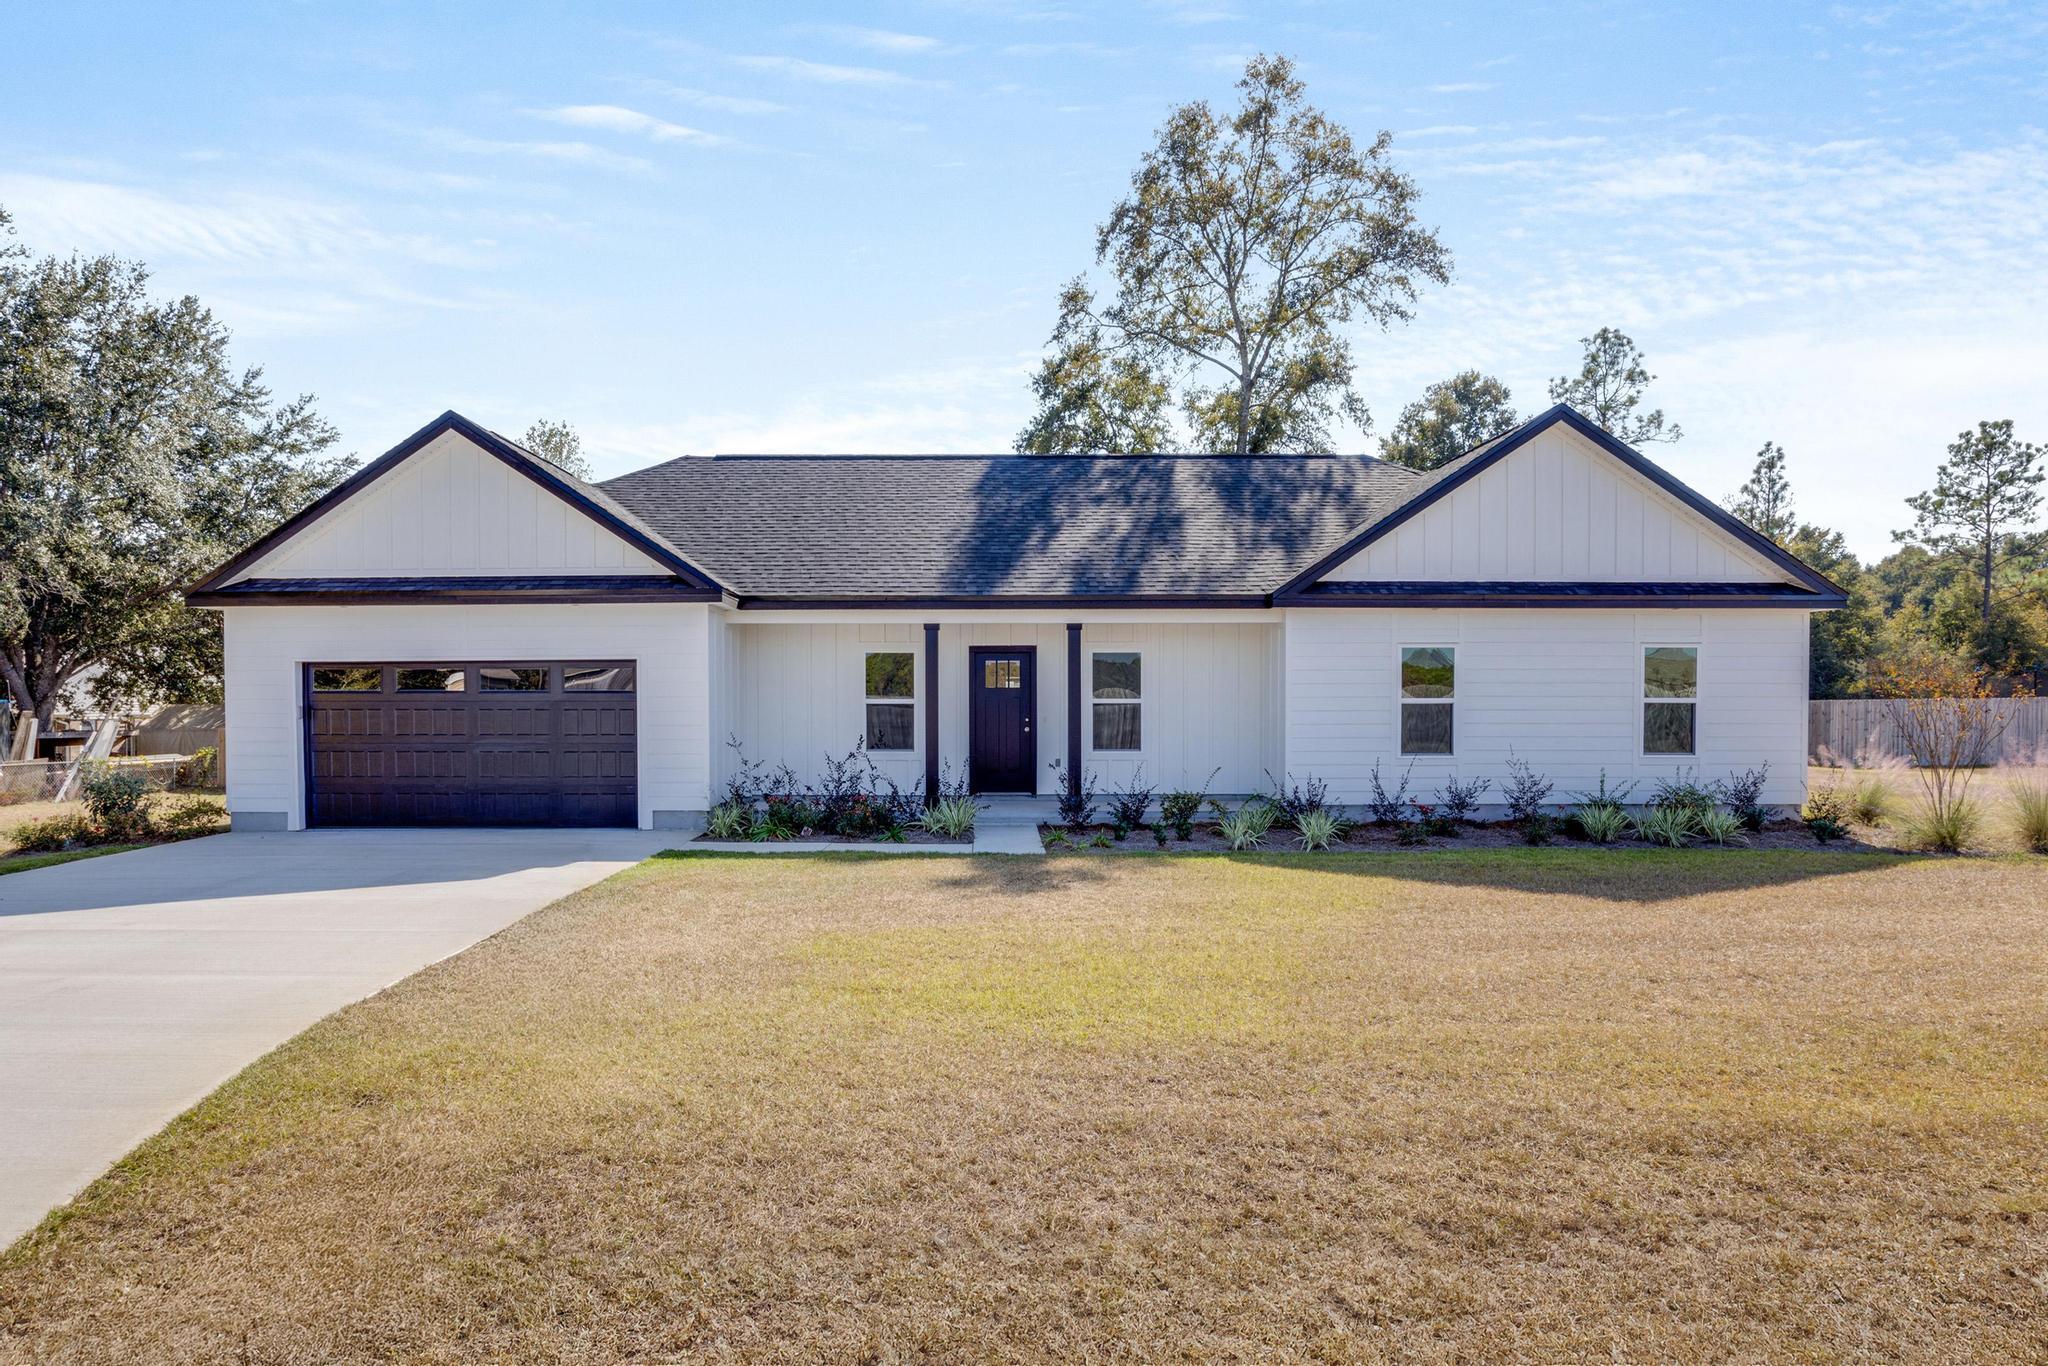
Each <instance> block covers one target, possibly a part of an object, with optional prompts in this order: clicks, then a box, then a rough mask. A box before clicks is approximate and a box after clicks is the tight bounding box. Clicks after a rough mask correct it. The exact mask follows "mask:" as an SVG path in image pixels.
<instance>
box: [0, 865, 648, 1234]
mask: <svg viewBox="0 0 2048 1366" xmlns="http://www.w3.org/2000/svg"><path fill="white" fill-rule="evenodd" d="M679 838H681V837H679V836H676V835H672V834H671V835H662V834H659V833H653V832H643V831H636V830H460V831H425V830H388V831H382V830H380V831H371V830H319V831H308V832H305V833H300V834H288V835H285V834H264V835H256V834H237V835H216V836H213V837H211V838H208V839H201V840H193V841H190V842H188V843H184V844H173V845H165V846H163V847H160V848H155V849H142V850H137V851H135V852H134V853H128V854H111V855H108V856H107V857H105V858H97V859H86V860H84V861H82V862H78V863H70V864H63V865H60V866H58V867H55V868H43V869H38V870H36V871H34V872H27V873H12V874H9V875H8V876H6V877H0V1247H4V1246H6V1245H7V1244H8V1243H11V1242H13V1241H14V1239H15V1238H16V1237H18V1236H19V1235H20V1234H22V1233H23V1232H25V1231H26V1230H27V1229H29V1228H31V1227H33V1226H34V1225H35V1223H36V1222H37V1221H38V1220H39V1219H41V1218H42V1217H43V1215H44V1214H45V1213H47V1212H48V1211H49V1210H51V1209H52V1208H54V1207H55V1206H57V1205H60V1204H62V1203H63V1202H64V1201H66V1200H68V1199H70V1198H71V1196H73V1195H75V1194H76V1193H77V1192H78V1191H79V1190H80V1189H81V1188H82V1187H83V1186H84V1185H85V1184H86V1183H87V1182H89V1181H91V1180H92V1179H93V1178H94V1177H96V1176H98V1175H99V1174H100V1173H101V1172H103V1171H105V1170H106V1169H107V1168H108V1166H110V1165H111V1164H112V1163H113V1162H114V1161H116V1160H117V1159H119V1158H120V1157H121V1156H122V1155H123V1154H125V1153H127V1152H128V1151H129V1150H130V1149H131V1148H133V1147H135V1145H136V1144H138V1143H140V1142H141V1141H142V1140H143V1139H145V1138H148V1137H149V1136H150V1135H151V1134H153V1133H155V1132H156V1131H157V1130H158V1129H160V1128H162V1127H163V1126H164V1124H165V1123H166V1122H168V1121H169V1120H170V1119H172V1118H173V1117H174V1116H176V1115H177V1114H178V1113H179V1112H181V1111H183V1110H185V1109H186V1108H187V1107H189V1106H191V1105H192V1104H194V1103H195V1102H197V1101H198V1100H199V1099H200V1098H202V1097H203V1096H205V1095H206V1094H207V1093H208V1092H209V1091H212V1090H213V1089H214V1088H215V1087H217V1086H219V1085H220V1084H221V1083H222V1082H224V1081H226V1080H227V1079H228V1078H229V1077H231V1076H233V1075H234V1074H235V1073H236V1072H238V1071H240V1070H241V1069H242V1068H244V1067H246V1066H248V1065H249V1064H250V1063H251V1062H253V1061H255V1060H256V1059H257V1058H258V1057H260V1056H262V1055H263V1054H264V1053H266V1052H268V1051H269V1050H270V1049H272V1048H275V1047H276V1046H277V1045H278V1044H281V1043H283V1042H284V1041H285V1040H286V1039H289V1038H291V1037H292V1036H293V1035H294V1034H297V1033H298V1032H299V1031H300V1030H302V1029H305V1028H306V1027H307V1026H308V1025H310V1024H312V1023H313V1022H314V1021H316V1020H318V1019H320V1018H321V1017H322V1016H324V1015H328V1014H330V1013H332V1012H333V1011H335V1010H337V1009H339V1008H340V1007H341V1006H344V1005H347V1004H348V1003H349V1002H351V1001H356V1000H360V999H361V998H363V997H365V996H369V995H372V994H374V993H375V992H377V991H379V990H381V989H382V988H384V987H386V986H389V985H390V984H391V983H393V982H395V981H397V980H399V979H400V978H402V977H406V976H409V975H410V974H412V973H415V972H417V971H419V970H420V969H421V968H423V967H425V966H426V965H427V964H429V963H432V962H435V961H436V960H438V959H442V958H446V957H447V956H448V955H450V954H453V953H459V952H461V951H462V950H463V949H465V948H467V947H469V946H470V945H471V944H474V943H475V942H477V941H478V940H479V939H483V938H485V937H487V936H489V935H492V934H495V933H496V932H497V931H499V930H501V929H503V928H504V927H505V926H507V925H509V924H511V923H512V922H513V921H515V920H517V919H519V918H520V917H521V916H523V915H525V914H527V913H528V912H529V911H533V910H537V909H539V908H540V907H542V906H545V905H546V904H547V903H548V902H550V901H553V900H555V899H556V898H558V897H561V896H565V895H567V894H568V893H570V892H573V891H575V890H577V889H578V888H581V887H585V886H588V885H589V884H591V883H593V882H596V881H598V880H599V879H600V878H604V877H607V876H609V875H610V874H612V873H614V872H617V871H618V870H619V869H621V868H625V867H628V866H630V865H631V864H633V863H636V862H638V861H639V860H640V859H642V858H645V857H646V856H647V855H649V854H651V853H654V852H656V851H657V850H660V849H663V848H667V847H670V846H672V845H674V844H675V843H676V842H677V840H678V839H679Z"/></svg>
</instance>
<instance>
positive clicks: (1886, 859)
mask: <svg viewBox="0 0 2048 1366" xmlns="http://www.w3.org/2000/svg"><path fill="white" fill-rule="evenodd" d="M1211 860H1220V861H1223V862H1228V863H1233V864H1239V865H1243V866H1245V867H1247V868H1259V869H1270V870H1271V871H1272V872H1274V873H1276V874H1278V875H1280V876H1282V877H1289V878H1291V877H1300V878H1303V879H1316V880H1327V881H1329V882H1331V883H1333V884H1335V885H1332V886H1330V887H1329V888H1328V889H1327V894H1328V895H1331V896H1337V897H1341V896H1343V895H1344V892H1343V884H1344V883H1347V882H1361V883H1362V882H1366V881H1374V882H1378V881H1386V880H1392V881H1397V882H1420V883H1432V884H1437V885H1455V886H1467V887H1473V888H1499V889H1500V890H1502V891H1512V892H1526V893H1534V894H1537V895H1550V896H1573V897H1591V898H1594V899H1596V900H1602V901H1633V902H1642V903H1646V904H1647V903H1654V902H1664V901H1680V900H1683V899H1685V898H1687V897H1694V896H1711V895H1714V894H1716V893H1721V892H1738V891H1750V890H1755V889H1758V888H1766V887H1790V886H1794V885H1798V884H1818V883H1824V882H1826V881H1827V880H1828V879H1831V878H1840V877H1848V876H1854V875H1858V874H1873V873H1881V872H1883V871H1884V870H1886V869H1894V868H1900V869H1902V868H1904V867H1908V866H1911V865H1913V864H1917V863H1921V862H1925V861H1926V860H1924V859H1921V858H1917V857H1906V856H1901V855H1897V854H1844V853H1832V852H1826V851H1821V850H1813V851H1806V850H1797V849H1770V850H1756V851H1741V850H1721V849H1713V850H1706V849H1686V850H1655V849H1626V850H1608V849H1436V850H1428V851H1418V852H1416V853H1412V854H1410V853H1400V854H1396V853H1331V854H1288V853H1277V852H1273V853H1245V854H1231V853H1209V852H1204V853H1175V852H1172V851H1166V852H1161V853H1151V852H1134V853H1117V854H1100V855H1089V854H1061V855H1052V856H1048V857H1046V858H1044V859H1026V858H1015V859H993V858H975V859H948V860H946V861H945V864H944V866H943V867H942V868H939V869H937V870H936V871H938V872H939V874H940V876H941V879H942V885H943V886H946V887H948V888H951V889H954V890H957V891H959V892H961V893H963V894H966V895H978V894H981V895H1004V896H1028V895H1030V894H1031V893H1032V892H1034V891H1053V890H1057V889H1060V888H1064V887H1072V886H1075V885H1078V884H1087V883H1099V884H1107V883H1111V882H1114V881H1116V880H1118V879H1119V878H1120V877H1123V876H1127V875H1133V874H1135V875H1139V876H1142V875H1143V871H1144V869H1145V868H1146V867H1147V866H1148V865H1149V866H1154V867H1156V866H1158V865H1160V864H1169V863H1171V864H1184V863H1189V862H1195V861H1211Z"/></svg>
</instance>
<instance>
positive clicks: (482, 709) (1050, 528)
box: [189, 406, 1843, 830]
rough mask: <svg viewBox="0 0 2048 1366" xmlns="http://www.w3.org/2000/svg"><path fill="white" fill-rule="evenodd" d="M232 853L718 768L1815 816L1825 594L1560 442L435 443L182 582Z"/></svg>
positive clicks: (567, 800) (641, 802)
mask: <svg viewBox="0 0 2048 1366" xmlns="http://www.w3.org/2000/svg"><path fill="white" fill-rule="evenodd" d="M189 600H190V601H191V602H193V603H194V604H196V605H200V606H204V607H209V608H214V609H218V610H219V611H220V612H221V614H222V616H223V618H224V620H225V623H226V638H227V678H226V683H227V698H228V737H227V748H228V762H227V773H228V775H229V776H228V782H229V790H228V803H229V807H230V809H231V810H232V811H233V813H234V821H235V824H236V825H237V826H238V827H240V828H244V829H248V828H254V829H292V830H296V829H299V828H301V827H304V826H306V825H341V824H365V823H374V824H428V823H472V824H491V825H496V824H619V825H636V824H637V825H639V826H642V827H648V828H656V829H666V828H676V829H688V828H692V827H694V826H696V825H697V824H698V823H699V822H701V820H702V817H703V813H704V811H705V810H706V808H707V806H708V804H709V803H710V802H711V801H712V800H714V794H715V793H716V792H717V790H718V788H719V786H720V784H721V782H722V780H723V779H724V778H725V777H726V776H727V775H728V774H729V773H730V772H731V769H732V765H733V763H734V762H735V757H734V753H733V751H732V749H731V748H730V747H729V745H728V741H729V740H736V741H737V742H738V744H739V745H740V747H741V748H742V749H743V750H744V752H745V754H746V755H747V756H748V757H749V758H754V759H764V760H767V761H770V762H771V763H787V764H789V765H790V766H791V767H792V768H794V769H796V770H797V771H798V772H799V773H800V774H805V775H808V774H812V773H815V772H816V770H817V768H818V766H819V764H820V762H821V761H822V760H823V758H824V756H826V755H827V754H844V753H846V752H847V751H848V750H849V749H851V748H852V747H853V746H854V744H855V742H856V741H859V740H862V739H863V738H864V739H865V740H866V742H867V745H868V748H869V749H870V751H872V752H873V753H874V755H875V757H876V758H877V760H878V761H879V762H880V763H881V764H882V765H883V766H884V767H886V768H887V769H889V770H890V771H891V772H892V774H893V775H894V776H896V777H898V778H899V779H900V780H902V781H903V782H904V783H905V785H906V786H907V785H908V784H909V783H910V782H912V781H916V780H919V779H922V780H923V781H924V782H925V784H926V785H927V789H926V790H930V787H931V785H932V783H933V780H934V779H935V778H936V776H937V775H938V773H939V772H940V769H941V765H942V764H944V765H947V766H949V767H950V768H951V769H952V770H953V771H955V772H957V771H958V770H959V769H960V767H961V766H963V765H966V766H969V767H970V769H971V772H972V775H973V781H974V785H975V787H976V788H977V789H979V790H981V791H985V792H1039V793H1044V792H1050V791H1052V790H1053V789H1054V787H1055V785H1056V784H1057V782H1058V781H1059V778H1058V777H1057V775H1056V771H1055V763H1056V761H1063V762H1064V764H1065V771H1067V772H1073V771H1076V770H1085V771H1087V772H1091V773H1094V774H1097V775H1099V776H1100V778H1101V780H1102V781H1103V782H1104V783H1105V784H1115V783H1119V782H1121V781H1123V780H1124V779H1125V778H1126V777H1128V776H1129V775H1130V774H1132V773H1133V771H1135V770H1136V769H1138V768H1139V766H1140V765H1142V766H1143V769H1144V773H1145V776H1146V780H1147V781H1148V782H1152V783H1155V784H1157V785H1159V786H1161V787H1167V786H1174V785H1183V784H1186V785H1199V784H1201V783H1203V782H1204V781H1205V780H1207V779H1209V775H1210V774H1211V773H1212V772H1213V773H1214V775H1215V776H1214V778H1213V781H1211V782H1210V790H1211V791H1214V792H1218V793H1245V792H1254V791H1259V790H1263V789H1265V788H1266V787H1267V786H1268V775H1272V776H1273V777H1275V778H1279V777H1283V776H1285V775H1292V777H1293V778H1295V779H1300V778H1303V777H1305V776H1308V775H1313V776H1315V777H1318V778H1321V779H1325V780H1327V781H1328V782H1329V784H1330V787H1331V795H1332V797H1333V798H1335V799H1336V800H1339V801H1343V802H1347V803H1356V802H1359V801H1362V800H1363V799H1364V797H1365V796H1366V795H1367V793H1368V791H1369V784H1370V774H1371V772H1372V769H1373V766H1374V765H1375V763H1377V764H1379V765H1380V766H1381V768H1382V770H1383V771H1384V772H1385V773H1386V774H1388V775H1389V777H1391V776H1392V775H1394V774H1398V773H1399V772H1401V771H1402V770H1405V769H1406V768H1408V766H1409V765H1410V764H1411V763H1412V764H1413V766H1414V778H1413V786H1414V787H1417V788H1420V789H1421V790H1423V791H1428V790H1430V789H1432V788H1434V787H1435V786H1436V785H1437V784H1438V783H1440V782H1441V781H1442V780H1443V779H1444V778H1445V777H1446V776H1452V775H1455V776H1458V777H1461V778H1464V779H1472V778H1482V777H1483V778H1489V779H1492V780H1493V782H1494V783H1495V784H1496V790H1497V788H1498V784H1499V783H1500V782H1501V780H1502V779H1503V778H1504V777H1505V776H1506V769H1505V761H1506V760H1507V759H1508V758H1509V756H1510V754H1513V755H1516V756H1519V757H1520V758H1522V759H1525V760H1527V761H1528V762H1529V763H1530V764H1531V765H1533V766H1534V767H1535V768H1537V769H1538V770H1539V771H1541V772H1543V773H1544V774H1546V775H1547V776H1549V777H1551V778H1553V779H1554V780H1556V782H1557V784H1558V791H1559V794H1560V795H1562V794H1563V793H1565V792H1567V791H1571V790H1573V789H1578V788H1582V787H1585V786H1588V785H1591V784H1592V783H1593V782H1595V781H1596V780H1597V778H1598V776H1599V775H1600V773H1601V772H1602V771H1603V770H1604V771H1605V772H1606V774H1607V775H1608V776H1609V778H1610V779H1615V778H1629V777H1635V778H1643V779H1648V778H1652V777H1656V776H1664V775H1671V774H1674V773H1677V772H1680V771H1682V770H1685V769H1693V770H1696V771H1697V772H1698V774H1699V776H1701V777H1702V778H1711V777H1717V776H1720V775H1723V774H1726V773H1728V772H1730V771H1732V770H1736V769H1743V768H1749V767H1752V766H1755V765H1760V764H1764V763H1768V764H1769V765H1770V774H1771V777H1770V785H1769V787H1768V788H1767V789H1766V791H1765V793H1764V798H1765V800H1766V801H1768V802H1772V803H1785V804H1790V803H1796V802H1798V801H1799V800H1801V799H1802V797H1803V789H1804V778H1805V762H1806V733H1805V732H1806V691H1807V690H1806V679H1807V626H1808V619H1809V616H1810V614H1811V613H1813V612H1815V611H1823V610H1826V609H1829V608H1832V607H1837V606H1839V605H1841V603H1842V601H1843V594H1842V591H1841V590H1840V589H1839V588H1837V587H1836V586H1835V585H1834V584H1832V583H1830V582H1829V581H1828V580H1827V579H1826V578H1824V577H1822V576H1821V575H1820V574H1818V573H1816V572H1814V571H1813V570H1812V569H1810V568H1808V567H1807V566H1806V565H1804V564H1802V563H1800V562H1799V561H1798V560H1797V559H1795V558H1793V557H1792V556H1790V555H1788V554H1786V553H1785V552H1784V551H1783V550H1781V549H1779V548H1778V547H1777V546H1775V545H1773V544H1771V543H1770V542H1769V541H1767V540H1765V539H1763V538H1761V537H1759V536H1757V535H1756V534H1755V533H1754V532H1752V531H1750V530H1749V529H1748V528H1747V527H1745V526H1743V525H1742V524H1740V523H1739V522H1737V521H1735V520H1734V519H1733V518H1731V517H1729V516H1728V515H1727V514H1726V513H1724V512H1723V511H1721V510H1720V509H1719V508H1717V507H1715V506H1714V505H1713V504H1712V503H1710V502H1709V501H1707V500H1706V499H1704V498H1702V497H1700V496H1699V495H1698V494H1696V493H1694V492H1693V491H1692V490H1690V489H1688V488H1686V487H1685V486H1684V485H1683V484H1681V483H1679V482H1678V481H1677V480H1675V479H1673V478H1672V477H1671V476H1670V475H1669V474H1667V473H1666V472H1664V471H1663V470H1661V469H1659V468H1658V467H1657V466H1655V465H1653V464H1651V463H1650V462H1649V461H1648V460H1646V459H1644V458H1643V457H1642V456H1641V455H1639V454H1638V453H1636V452H1635V451H1633V450H1631V449H1629V448H1628V447H1627V446H1625V445H1623V444H1622V443H1620V442H1618V441H1616V440H1615V439H1614V438H1613V437H1611V436H1609V435H1607V434H1606V433H1605V432H1603V431H1601V430H1600V429H1599V428H1598V427H1597V426H1595V425H1594V424H1593V423H1591V422H1589V421H1587V420H1586V419H1585V418H1584V417H1582V416H1580V415H1579V414H1578V413H1576V412H1574V411H1572V410H1571V409H1569V408H1566V407H1562V406H1560V407H1556V408H1552V409H1551V410H1550V411H1548V412H1546V413H1544V414H1542V415H1541V416H1540V417H1537V418H1535V419H1533V420H1531V421H1530V422H1528V423H1525V424H1524V425H1523V426H1521V427H1519V428H1517V429H1515V430H1514V431H1512V432H1510V433H1508V434H1507V435H1505V436H1503V437H1500V438H1497V439H1496V440H1494V441H1491V442H1489V443H1487V444H1486V445H1484V446H1481V447H1479V448H1478V449H1476V450H1473V451H1470V452H1468V453H1467V454H1465V455H1463V456H1461V457H1459V458H1458V459H1456V460H1454V461H1452V462H1451V463H1449V464H1448V465H1445V466H1444V467H1442V468H1441V469H1438V470H1435V471H1432V472H1430V473H1428V474H1417V473H1414V472H1412V471H1410V470H1407V469H1404V468H1402V467H1399V466H1395V465H1390V464H1387V463H1385V462H1382V461H1379V460H1375V459H1372V458H1370V457H1366V456H1253V457H1228V456H1136V457H1128V456H1125V457H1063V456H1052V457H1043V456H975V457H953V456H926V457H917V456H905V457H895V456H839V457H823V456H728V457H716V458H684V459H678V460H671V461H669V462H668V463H666V464H662V465H656V466H654V467H652V468H650V469H645V470H641V471H638V472H637V473H634V474H629V475H626V476H624V477H622V478H618V479H612V480H608V481H606V482H605V483H602V484H596V485H591V484H585V483H583V482H581V481H579V480H576V479H573V478H571V477H569V476H567V475H565V474H563V473H562V472H561V471H560V470H558V469H556V468H555V467H553V466H551V465H549V464H547V463H546V462H545V461H543V460H541V459H540V458H538V457H537V456H535V455H533V454H532V453H531V452H529V451H527V450H525V449H523V448H521V447H520V446H518V445H517V444H515V443H513V442H511V441H508V440H506V439H505V438H503V437H501V436H498V435H496V434H494V433H492V432H489V431H486V430H484V429H483V428H480V427H478V426H477V425H476V424H474V423H472V422H469V421H467V420H466V419H464V418H462V417H460V416H458V415H456V414H454V413H448V414H446V415H444V416H442V417H440V418H438V419H436V420H435V421H433V422H431V423H429V424H428V425H427V426H426V427H425V428H423V429H422V430H420V431H419V432H417V433H415V434H414V435H413V436H411V437H410V438H408V439H407V440H406V441H404V442H403V443H401V444H400V445H399V446H398V447H396V448H395V449H394V450H392V451H391V452H390V453H388V454H387V455H385V456H383V457H382V458H380V459H378V460H377V461H375V462H374V463H372V464H370V465H368V466H367V467H365V468H364V469H363V470H362V471H361V472H359V473H358V474H357V475H356V476H355V477H353V478H352V479H350V480H349V481H348V482H347V483H345V484H343V485H342V486H341V487H339V488H337V489H336V490H334V492H332V493H331V494H329V495H328V496H327V497H325V498H323V499H322V500H321V501H320V502H318V503H317V504H315V505H314V506H313V507H311V508H309V509H307V510H306V511H305V512H304V513H302V514H300V515H299V516H297V517H295V518H293V519H292V520H291V521H290V522H288V523H287V524H285V525H284V526H283V527H281V528H280V529H279V530H278V531H277V532H275V533H274V534H272V535H270V536H267V537H265V538H264V539H263V540H261V541H260V542H258V543H257V544H255V545H253V546H251V547H250V548H249V549H247V550H246V551H244V552H243V553H241V554H240V555H237V556H236V557H235V558H234V559H233V560H231V561H230V562H229V563H227V564H226V565H224V566H222V567H221V569H220V570H218V571H217V572H216V573H214V574H212V575H211V576H209V577H208V578H207V579H206V580H205V581H204V582H202V583H200V584H198V585H196V586H195V587H194V588H193V590H192V591H191V593H190V595H189Z"/></svg>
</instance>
